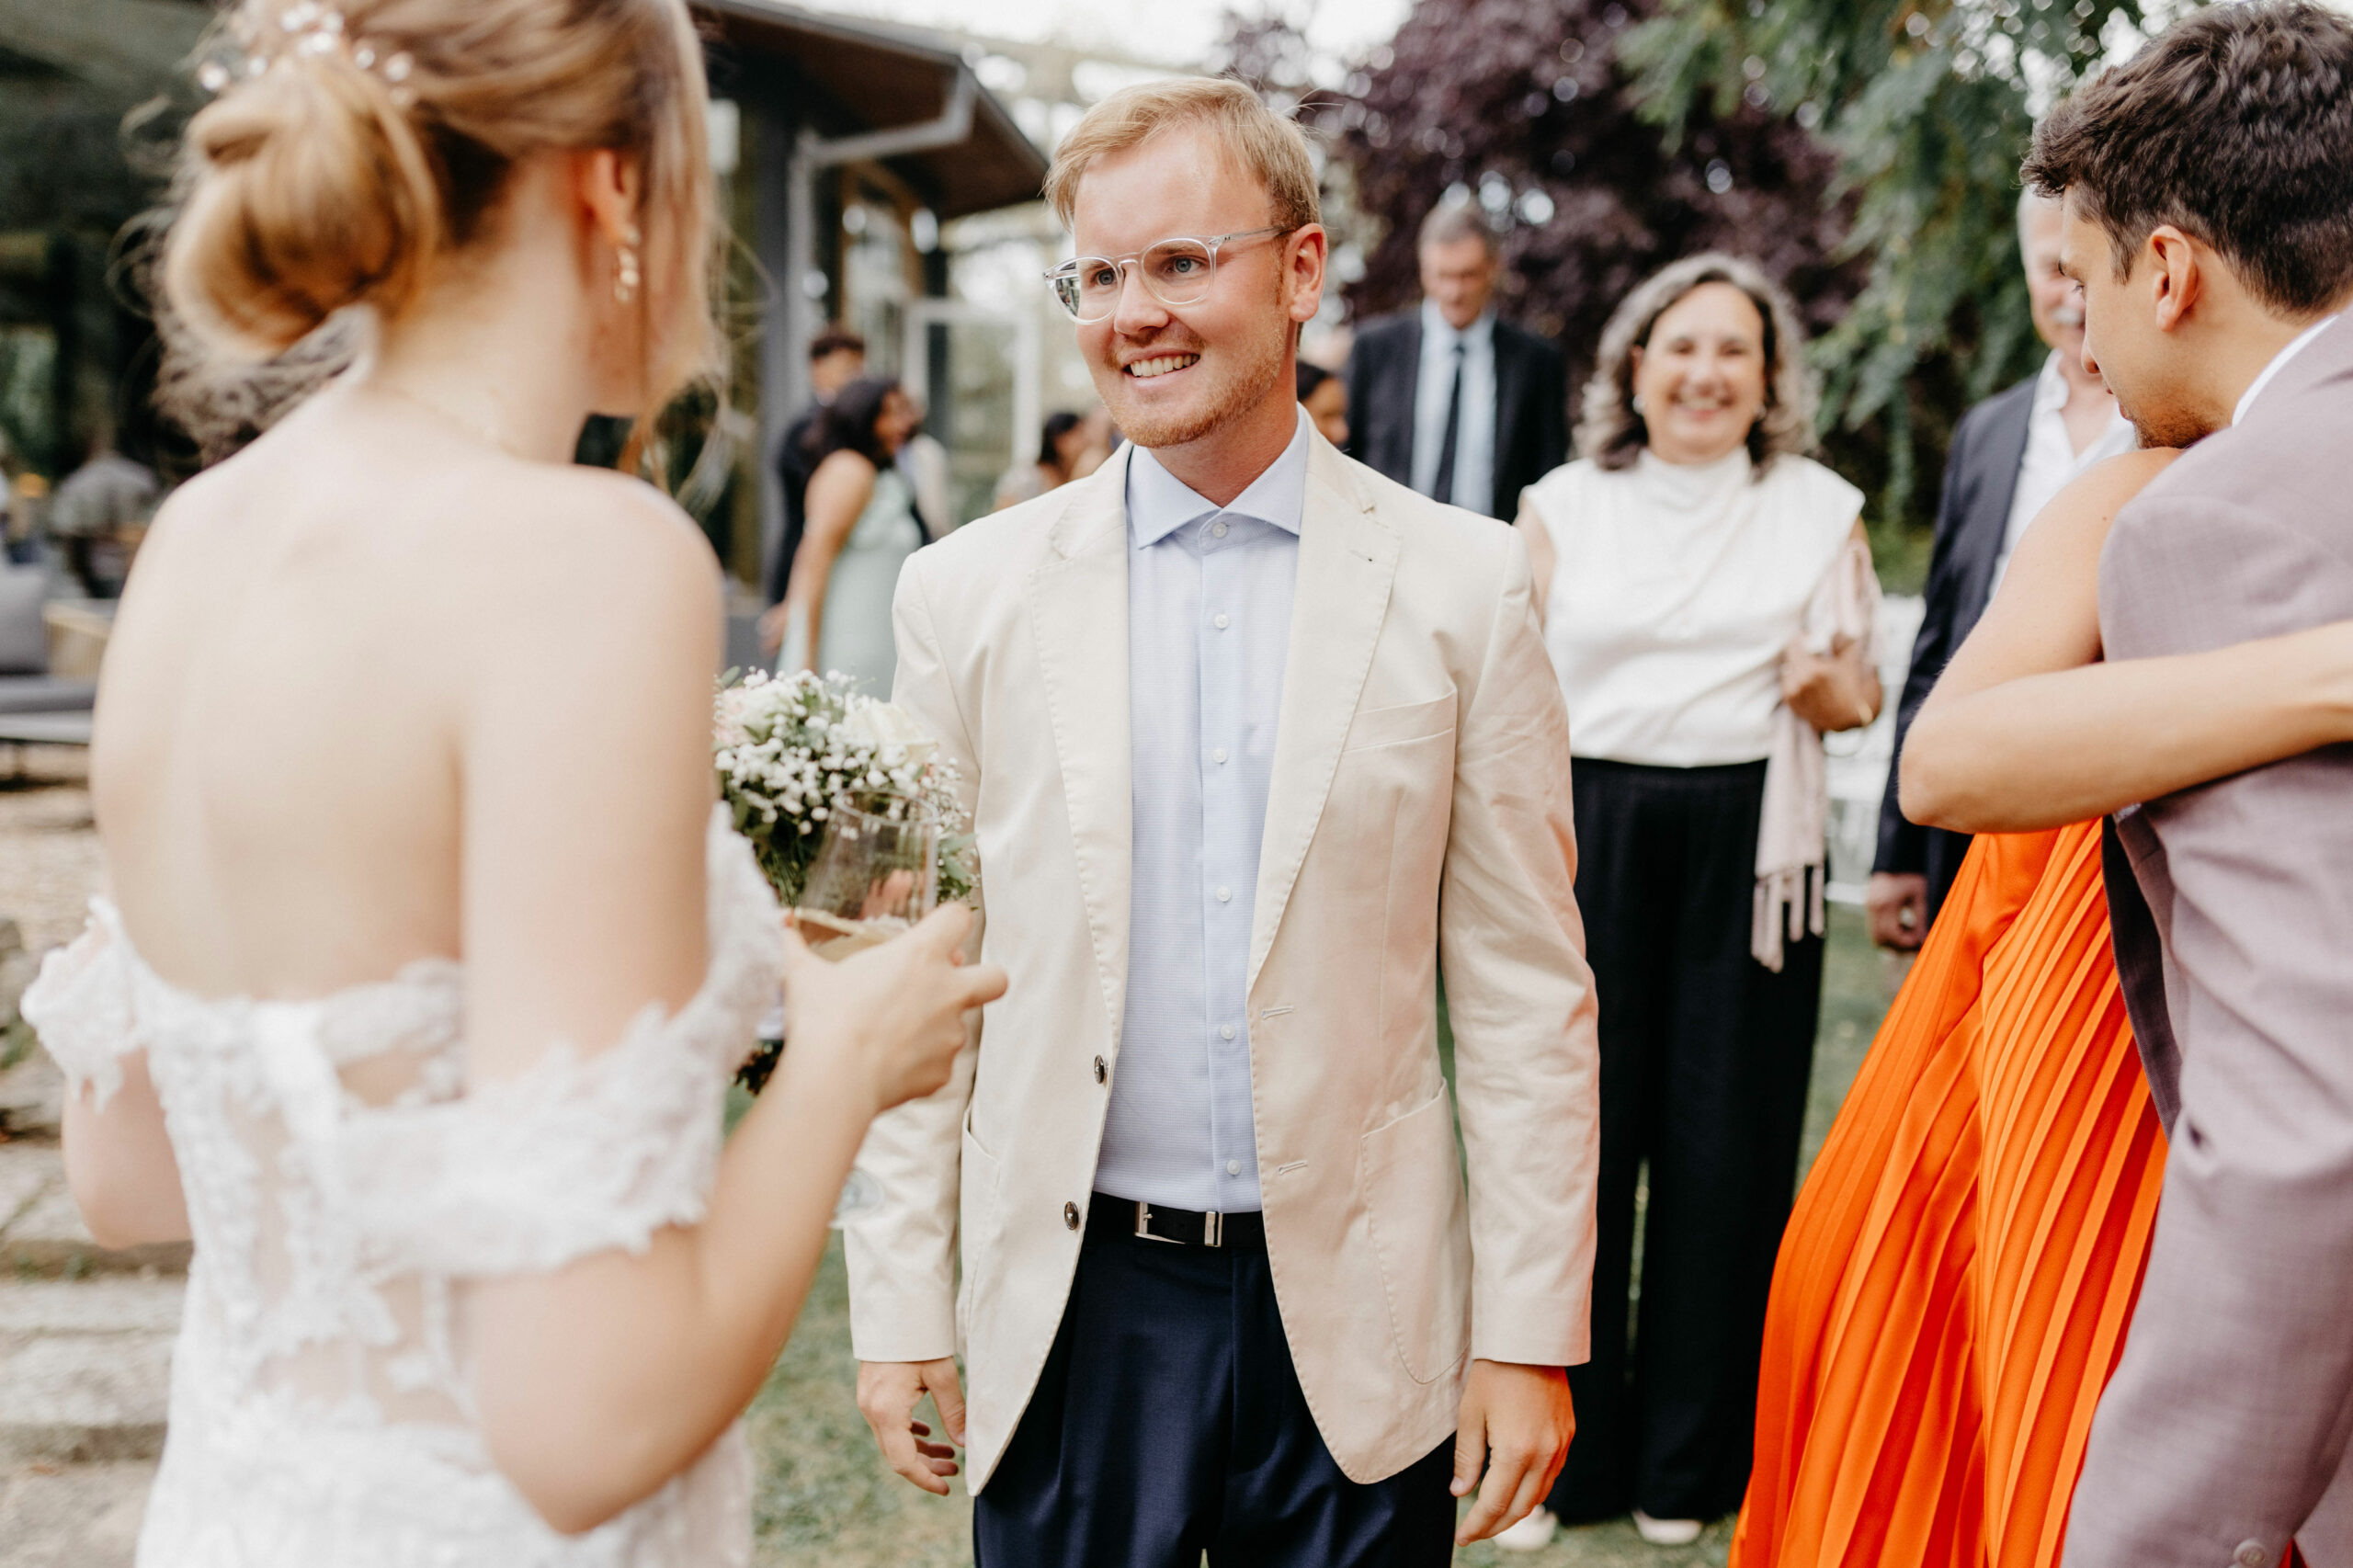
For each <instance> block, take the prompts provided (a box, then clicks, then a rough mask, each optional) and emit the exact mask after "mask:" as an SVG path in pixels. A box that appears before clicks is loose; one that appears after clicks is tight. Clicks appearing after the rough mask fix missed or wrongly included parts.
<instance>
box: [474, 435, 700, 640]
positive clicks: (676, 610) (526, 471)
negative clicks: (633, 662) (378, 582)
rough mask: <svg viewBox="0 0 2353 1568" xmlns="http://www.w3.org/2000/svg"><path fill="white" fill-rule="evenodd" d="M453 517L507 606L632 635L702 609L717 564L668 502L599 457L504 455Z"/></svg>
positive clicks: (608, 633)
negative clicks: (529, 460)
mask: <svg viewBox="0 0 2353 1568" xmlns="http://www.w3.org/2000/svg"><path fill="white" fill-rule="evenodd" d="M466 509H467V511H468V512H469V513H471V514H472V515H471V516H469V517H460V518H456V519H452V520H453V521H455V522H456V523H457V524H458V525H459V527H460V528H463V529H464V530H465V531H466V533H467V534H468V536H469V537H470V538H471V540H472V550H473V551H474V552H477V559H478V560H479V563H480V565H481V567H482V571H481V572H480V574H478V576H477V581H478V582H479V583H480V584H481V585H482V586H483V588H485V589H487V590H489V591H491V592H494V593H496V594H498V595H499V596H500V597H501V598H502V599H503V600H504V601H505V603H506V612H507V613H509V614H526V615H530V616H532V617H534V619H550V620H558V621H562V622H564V623H567V624H570V625H573V626H575V627H577V628H578V629H579V633H580V634H581V635H585V636H597V637H602V638H607V639H610V638H614V637H620V638H623V639H631V638H632V637H634V636H637V635H643V634H645V633H648V632H651V631H654V629H655V628H656V627H666V626H671V625H675V624H676V622H677V620H678V619H679V618H680V617H696V618H704V617H712V616H716V614H717V613H718V606H719V602H720V599H719V587H720V578H719V564H718V561H717V559H716V558H715V557H714V556H713V555H712V554H711V551H710V543H709V541H708V540H705V539H704V538H703V535H702V530H701V529H699V528H697V527H696V526H695V523H694V519H692V518H691V517H688V516H687V514H686V513H685V511H683V510H682V509H681V508H680V507H679V506H677V504H676V502H674V501H672V500H671V499H670V498H669V497H668V496H666V495H665V494H662V493H661V492H660V491H658V490H656V489H654V487H653V486H652V485H650V484H647V483H644V482H643V481H642V480H638V479H633V478H631V477H630V476H628V475H626V474H620V473H616V472H612V471H610V470H608V469H594V468H585V467H557V466H552V465H545V464H519V463H518V464H513V465H503V466H501V467H500V468H497V469H494V470H490V471H487V472H485V473H484V476H483V482H482V483H481V484H480V485H479V487H478V488H477V490H476V493H475V494H474V495H473V496H472V497H470V502H469V505H468V506H467V508H466Z"/></svg>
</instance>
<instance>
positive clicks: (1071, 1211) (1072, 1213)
mask: <svg viewBox="0 0 2353 1568" xmlns="http://www.w3.org/2000/svg"><path fill="white" fill-rule="evenodd" d="M1077 1229H1078V1205H1077V1204H1075V1203H1065V1204H1063V1230H1065V1231H1075V1230H1077Z"/></svg>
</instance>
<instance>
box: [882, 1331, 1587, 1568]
mask: <svg viewBox="0 0 2353 1568" xmlns="http://www.w3.org/2000/svg"><path fill="white" fill-rule="evenodd" d="M858 1386H859V1391H860V1392H861V1394H862V1393H863V1392H864V1389H865V1383H864V1381H863V1380H861V1381H860V1382H859V1385H858ZM861 1403H862V1401H861ZM1576 1433H1577V1417H1576V1412H1575V1410H1574V1409H1573V1408H1572V1407H1571V1406H1570V1403H1569V1376H1568V1374H1567V1373H1566V1372H1564V1371H1563V1370H1562V1369H1560V1368H1558V1367H1522V1366H1517V1365H1514V1364H1511V1363H1508V1362H1504V1361H1473V1362H1472V1363H1471V1381H1470V1383H1469V1385H1468V1386H1467V1387H1465V1388H1464V1389H1463V1391H1462V1414H1461V1418H1460V1419H1459V1420H1458V1422H1457V1423H1456V1426H1455V1433H1454V1494H1455V1495H1456V1496H1457V1497H1462V1496H1467V1495H1468V1494H1470V1491H1471V1488H1472V1487H1473V1486H1476V1487H1478V1488H1479V1501H1478V1503H1477V1504H1476V1505H1474V1506H1472V1509H1471V1512H1470V1513H1468V1514H1467V1515H1465V1516H1463V1519H1462V1523H1461V1526H1460V1527H1458V1528H1456V1530H1455V1532H1454V1544H1455V1545H1457V1546H1468V1545H1470V1544H1471V1543H1472V1541H1474V1540H1486V1539H1487V1538H1488V1537H1489V1536H1491V1535H1494V1534H1495V1533H1497V1532H1498V1531H1501V1530H1506V1529H1509V1528H1511V1527H1512V1526H1514V1525H1516V1524H1518V1523H1519V1521H1520V1520H1521V1519H1523V1518H1526V1517H1528V1514H1529V1510H1531V1509H1533V1508H1534V1507H1535V1506H1536V1505H1538V1504H1539V1503H1541V1502H1542V1501H1544V1494H1546V1493H1547V1492H1550V1491H1552V1478H1553V1477H1554V1476H1557V1475H1559V1474H1560V1473H1561V1465H1562V1463H1563V1461H1564V1460H1567V1458H1568V1457H1569V1439H1570V1438H1572V1437H1575V1436H1576ZM1490 1456H1492V1458H1491V1457H1490ZM1482 1468H1484V1470H1485V1471H1486V1480H1485V1481H1484V1482H1482V1481H1481V1480H1480V1479H1479V1472H1480V1471H1481V1469H1482Z"/></svg>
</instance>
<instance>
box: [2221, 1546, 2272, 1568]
mask: <svg viewBox="0 0 2353 1568" xmlns="http://www.w3.org/2000/svg"><path fill="white" fill-rule="evenodd" d="M2269 1557H2270V1553H2268V1552H2267V1551H2264V1550H2263V1543H2262V1542H2261V1541H2259V1540H2243V1541H2241V1542H2239V1549H2238V1550H2237V1551H2234V1552H2232V1553H2231V1561H2232V1562H2235V1563H2237V1564H2238V1568H2263V1564H2264V1563H2265V1562H2267V1561H2268V1559H2269Z"/></svg>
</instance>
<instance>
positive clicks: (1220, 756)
mask: <svg viewBox="0 0 2353 1568" xmlns="http://www.w3.org/2000/svg"><path fill="white" fill-rule="evenodd" d="M1210 760H1211V762H1223V761H1224V760H1225V748H1224V747H1223V746H1220V747H1218V748H1217V750H1215V751H1213V752H1211V753H1210Z"/></svg>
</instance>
